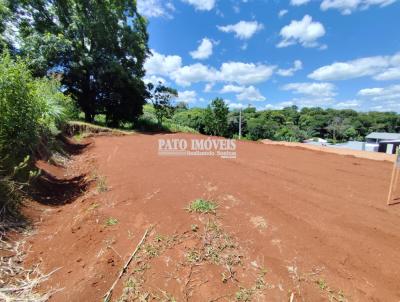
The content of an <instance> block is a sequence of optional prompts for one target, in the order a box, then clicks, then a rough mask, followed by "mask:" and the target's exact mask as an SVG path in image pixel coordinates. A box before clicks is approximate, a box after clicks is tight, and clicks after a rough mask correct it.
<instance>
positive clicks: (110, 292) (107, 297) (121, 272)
mask: <svg viewBox="0 0 400 302" xmlns="http://www.w3.org/2000/svg"><path fill="white" fill-rule="evenodd" d="M148 232H149V229H147V230H146V232H144V235H143V237H142V240H140V242H139V244H138V245H137V246H136V248H135V250H134V251H133V253H132V254H131V256H130V257H129V259H128V261H126V263H125V265H124V267H123V268H122V269H121V271H120V272H119V275H118V277H117V279H116V280H115V281H114V283H113V285H112V286H111V288H110V289H109V290H108V292H107V293H106V294H105V295H104V300H103V301H104V302H109V301H110V299H111V295H112V292H113V290H114V287H115V286H116V285H117V283H118V281H119V279H121V277H122V275H123V274H124V273H125V271H126V269H127V268H128V266H129V264H130V263H131V261H132V259H133V257H135V255H136V253H137V252H138V251H139V249H140V246H141V245H142V244H143V242H144V240H145V239H146V237H147V233H148Z"/></svg>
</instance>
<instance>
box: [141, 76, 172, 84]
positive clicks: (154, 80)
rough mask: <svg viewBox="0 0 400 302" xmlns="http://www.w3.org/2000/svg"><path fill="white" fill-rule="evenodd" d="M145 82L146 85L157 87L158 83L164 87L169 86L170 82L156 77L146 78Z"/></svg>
mask: <svg viewBox="0 0 400 302" xmlns="http://www.w3.org/2000/svg"><path fill="white" fill-rule="evenodd" d="M143 82H145V83H146V84H148V83H153V84H154V85H157V84H158V83H160V82H161V84H163V85H168V82H167V81H166V80H165V79H164V78H162V77H158V76H155V75H151V76H146V77H144V78H143Z"/></svg>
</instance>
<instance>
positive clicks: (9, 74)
mask: <svg viewBox="0 0 400 302" xmlns="http://www.w3.org/2000/svg"><path fill="white" fill-rule="evenodd" d="M72 112H73V105H72V101H71V100H70V98H69V97H67V96H65V95H64V94H63V93H62V92H61V90H60V84H59V82H58V81H56V80H55V79H48V78H41V79H36V78H34V77H33V76H32V74H31V73H30V71H29V69H28V67H27V64H26V63H25V62H24V61H23V60H21V59H15V60H14V59H13V58H11V56H10V55H9V54H8V53H7V52H4V53H3V54H2V55H1V56H0V211H1V212H4V211H5V209H4V207H5V206H6V205H7V207H8V206H9V205H10V204H13V202H12V201H14V203H15V201H16V200H17V199H18V192H19V191H21V188H22V187H23V184H26V183H27V181H28V180H29V176H30V175H32V174H30V173H29V172H30V169H29V166H30V162H31V161H32V160H31V159H32V155H34V154H35V152H36V151H37V149H38V146H39V145H40V142H41V140H42V138H45V141H49V139H51V137H53V136H54V135H56V134H57V133H58V129H59V127H60V125H61V124H62V123H63V122H65V120H66V119H67V118H68V117H69V115H70V114H71V113H72ZM10 201H11V203H10Z"/></svg>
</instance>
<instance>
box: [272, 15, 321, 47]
mask: <svg viewBox="0 0 400 302" xmlns="http://www.w3.org/2000/svg"><path fill="white" fill-rule="evenodd" d="M280 35H281V37H282V41H281V42H279V44H278V45H277V47H287V46H290V45H294V44H297V43H299V44H301V45H302V46H304V47H317V46H320V44H319V43H318V42H317V40H318V39H319V38H321V37H323V36H324V35H325V28H324V26H323V25H322V23H320V22H313V21H312V17H311V16H309V15H305V16H304V17H303V19H302V20H299V21H296V20H292V22H290V24H289V25H286V26H284V27H283V28H282V29H281V31H280Z"/></svg>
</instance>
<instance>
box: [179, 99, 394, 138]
mask: <svg viewBox="0 0 400 302" xmlns="http://www.w3.org/2000/svg"><path fill="white" fill-rule="evenodd" d="M218 103H219V105H218V106H220V105H221V101H218ZM212 106H214V105H212ZM212 106H209V107H208V108H207V109H203V108H191V109H185V110H180V111H179V112H176V113H175V114H174V116H173V117H172V120H173V121H174V122H175V123H176V124H180V125H185V126H189V127H191V128H194V129H196V130H197V131H198V132H200V133H203V134H211V135H221V134H216V133H218V129H217V126H216V125H217V124H219V123H218V122H217V120H218V119H216V118H215V113H214V111H213V107H212ZM221 107H222V106H221ZM226 110H227V109H226V108H225V109H223V114H222V116H224V115H225V113H226ZM221 111H222V110H221ZM219 121H221V124H223V128H225V123H224V121H225V118H221V119H219ZM216 129H217V130H216ZM238 130H239V111H238V110H233V111H230V112H229V113H228V114H227V128H226V131H225V132H224V136H226V137H235V138H236V137H237V134H238ZM373 131H381V132H400V115H398V114H396V113H394V112H356V111H354V110H334V109H322V108H318V107H315V108H302V109H301V110H299V109H298V108H297V107H296V106H291V107H287V108H283V109H282V110H260V111H257V110H256V109H255V108H253V107H249V108H246V109H243V110H242V135H243V137H244V138H246V139H250V140H259V139H271V140H284V141H302V140H304V139H309V138H314V137H320V138H324V139H327V140H330V141H333V142H340V141H347V140H364V137H365V136H366V135H367V134H369V133H370V132H373Z"/></svg>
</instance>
